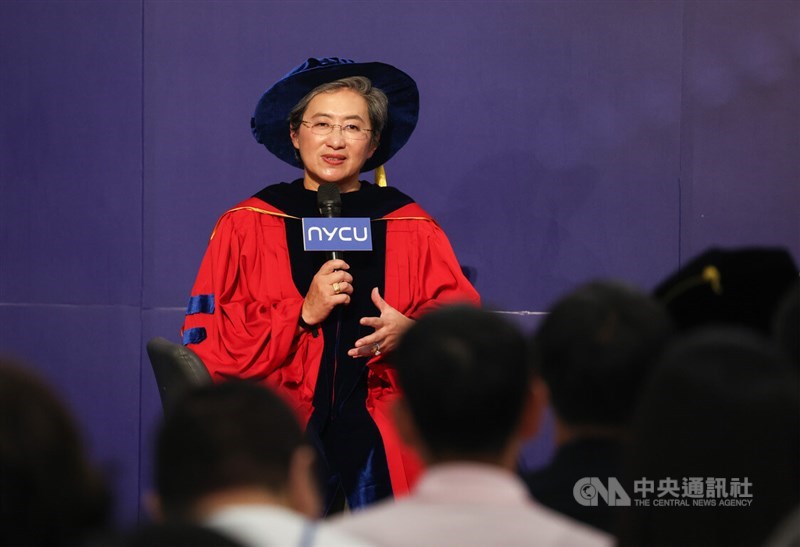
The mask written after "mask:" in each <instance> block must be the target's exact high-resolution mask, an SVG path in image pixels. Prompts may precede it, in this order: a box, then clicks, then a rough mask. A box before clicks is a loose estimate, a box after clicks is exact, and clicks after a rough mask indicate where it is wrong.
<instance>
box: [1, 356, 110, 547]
mask: <svg viewBox="0 0 800 547" xmlns="http://www.w3.org/2000/svg"><path fill="white" fill-rule="evenodd" d="M110 501H111V497H110V494H109V491H108V490H107V488H106V484H105V481H104V480H103V479H102V478H101V476H100V475H99V474H98V472H97V471H96V470H95V469H94V468H93V467H92V466H91V465H90V463H89V461H88V458H87V455H86V452H85V448H84V445H83V439H82V438H81V434H80V432H79V430H78V427H77V425H76V423H75V421H74V419H73V417H72V416H71V414H70V412H69V411H68V410H67V408H66V406H65V405H64V404H63V403H62V401H61V400H60V399H59V397H58V396H57V395H56V394H55V393H54V391H53V390H52V389H51V388H50V386H49V385H48V384H47V383H46V382H45V381H44V380H42V379H41V378H39V377H38V376H36V375H35V374H34V373H33V372H31V371H30V370H29V369H27V368H25V367H23V366H22V365H21V364H17V363H13V362H11V361H9V360H5V359H0V545H3V546H15V547H18V546H26V545H35V546H59V545H82V544H85V543H87V542H89V541H93V540H95V538H97V537H99V535H101V534H104V533H105V532H106V526H107V525H108V523H109V518H110Z"/></svg>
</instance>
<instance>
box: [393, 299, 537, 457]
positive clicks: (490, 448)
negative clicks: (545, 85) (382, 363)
mask: <svg viewBox="0 0 800 547" xmlns="http://www.w3.org/2000/svg"><path fill="white" fill-rule="evenodd" d="M392 362H393V364H394V365H395V367H396V369H397V374H398V377H399V381H400V384H401V386H402V388H403V390H404V393H405V399H404V401H403V402H402V403H400V404H399V408H398V413H399V414H400V417H401V418H402V417H405V418H408V420H406V421H407V422H412V423H413V429H414V430H415V432H414V437H415V438H416V442H417V444H421V445H422V450H421V452H422V455H423V457H425V458H426V459H428V460H429V461H431V462H441V461H447V460H457V459H475V460H481V459H486V460H488V461H494V460H496V459H497V458H498V456H500V455H502V454H504V453H505V452H506V451H507V450H508V447H509V443H511V441H512V440H513V439H514V438H515V437H516V436H518V434H519V433H518V430H519V428H520V426H521V425H522V424H523V422H525V421H526V420H530V419H531V418H530V417H528V416H525V409H526V405H527V404H529V402H530V400H531V376H532V374H531V369H530V365H529V362H528V359H527V358H526V344H525V340H524V337H523V335H522V334H521V332H520V331H519V330H518V329H517V328H516V327H515V326H514V325H512V324H511V323H508V322H507V321H506V320H504V319H503V318H502V317H500V316H498V315H497V314H494V313H491V312H488V311H483V310H479V309H476V308H473V307H469V306H453V307H449V308H443V309H440V310H438V311H436V312H433V313H430V314H428V315H426V316H424V317H422V318H421V319H420V320H419V321H417V322H416V324H415V325H414V326H413V327H411V329H409V331H408V332H407V333H406V334H405V336H404V337H403V339H402V340H401V342H400V345H399V347H398V348H397V350H396V351H395V353H394V354H393V355H392ZM400 421H403V420H400ZM400 425H401V432H402V431H403V430H406V433H408V427H402V424H400ZM407 425H408V424H406V426H407Z"/></svg>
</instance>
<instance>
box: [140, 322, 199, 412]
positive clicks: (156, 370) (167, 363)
mask: <svg viewBox="0 0 800 547" xmlns="http://www.w3.org/2000/svg"><path fill="white" fill-rule="evenodd" d="M147 356H148V357H149V358H150V365H151V366H152V367H153V374H154V375H155V377H156V383H157V384H158V394H159V395H160V396H161V406H162V407H163V409H164V413H165V414H166V413H168V412H169V411H170V410H171V409H172V407H173V406H174V405H175V403H176V402H177V401H178V400H179V399H180V398H181V397H182V396H183V394H184V393H185V392H186V391H187V390H188V389H190V388H192V387H195V386H202V385H206V384H211V383H213V380H212V379H211V374H209V372H208V369H207V368H206V366H205V365H204V364H203V361H201V360H200V358H199V357H198V356H197V354H196V353H195V352H193V351H192V350H191V349H189V348H188V347H186V346H184V345H182V344H176V343H174V342H170V341H169V340H167V339H166V338H162V337H160V336H157V337H155V338H153V339H151V340H150V341H149V342H147Z"/></svg>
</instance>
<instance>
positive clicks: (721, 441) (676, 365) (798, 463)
mask: <svg viewBox="0 0 800 547" xmlns="http://www.w3.org/2000/svg"><path fill="white" fill-rule="evenodd" d="M799 388H800V386H798V375H797V373H796V371H795V370H794V369H793V367H792V366H791V365H790V364H789V363H788V361H787V360H786V359H785V357H784V355H783V354H782V353H781V352H779V351H778V350H777V349H776V348H774V347H773V346H772V345H771V344H769V343H768V342H767V340H766V339H762V338H760V337H759V336H757V335H756V334H755V333H753V332H751V331H748V330H744V329H733V328H725V329H722V328H718V329H714V330H700V331H697V332H696V333H693V334H691V335H689V336H688V337H686V338H685V339H682V340H679V341H677V342H676V343H675V344H674V345H673V346H671V347H670V348H669V349H668V350H667V351H666V352H665V354H664V356H663V358H662V360H661V361H660V362H659V363H658V365H657V366H656V369H655V370H654V372H653V375H652V378H651V380H650V381H649V382H648V385H647V387H646V389H645V391H644V393H643V394H642V399H641V405H640V407H639V408H638V410H637V418H636V422H635V427H634V440H633V446H632V452H631V456H630V462H629V469H628V476H629V477H630V478H631V479H632V480H633V481H634V484H636V481H639V482H638V490H639V491H638V492H637V491H634V492H633V493H632V497H633V498H634V499H639V500H641V499H647V500H649V501H648V502H647V503H648V506H643V505H641V504H636V503H634V505H633V506H632V507H630V508H629V511H627V512H626V517H627V518H626V519H625V526H624V527H623V529H622V534H621V544H622V545H665V546H666V545H686V546H689V545H698V546H699V545H702V546H715V545H719V546H733V545H761V544H763V543H764V542H765V541H766V540H767V539H768V537H769V536H770V535H771V534H773V533H774V532H775V530H776V528H777V527H778V526H779V525H780V524H781V522H782V521H784V520H785V519H786V518H787V517H788V516H789V514H790V512H791V511H792V510H793V509H795V508H796V507H798V506H799V504H800V435H799V434H798V432H800V389H799Z"/></svg>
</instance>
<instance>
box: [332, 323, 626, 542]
mask: <svg viewBox="0 0 800 547" xmlns="http://www.w3.org/2000/svg"><path fill="white" fill-rule="evenodd" d="M392 364H393V365H394V366H395V367H396V370H397V374H398V378H399V382H400V385H401V387H402V389H403V391H404V394H405V397H404V398H403V399H402V400H399V401H397V402H396V403H395V407H394V418H395V422H396V424H397V428H398V431H399V432H400V433H401V435H402V436H403V438H404V439H405V440H406V441H407V442H409V443H410V444H411V445H412V446H414V447H416V448H417V449H418V450H419V454H421V455H422V457H423V458H424V460H425V462H426V464H427V465H428V468H427V469H426V471H425V473H424V474H423V476H422V478H421V479H420V481H419V483H418V484H417V485H416V487H415V489H414V490H413V491H412V493H411V494H409V495H408V496H406V497H403V498H400V499H398V500H396V501H394V502H381V503H379V504H376V505H375V506H372V507H369V508H365V509H363V510H361V511H359V512H356V513H353V514H351V515H346V516H343V517H339V518H337V519H334V520H333V521H332V523H333V525H334V526H336V527H337V529H340V530H343V531H346V532H348V533H352V534H354V535H357V536H360V537H363V538H366V539H368V540H370V541H373V542H374V543H376V544H378V545H387V546H388V545H396V546H407V545H414V546H425V545H431V546H434V545H436V546H440V545H459V546H462V547H463V546H470V545H475V546H486V545H503V546H514V545H582V546H592V545H609V544H610V543H611V538H610V537H609V536H607V535H606V534H604V533H602V532H600V531H597V530H594V529H592V528H590V527H588V526H585V525H583V524H581V523H578V522H577V521H573V520H571V519H568V518H566V517H564V516H562V515H559V514H558V513H555V512H553V511H551V510H550V509H547V508H546V507H543V506H542V505H540V504H539V503H537V502H535V501H534V500H531V499H530V497H529V496H528V493H527V490H526V488H525V485H524V484H523V483H522V481H521V480H520V479H519V478H518V477H517V476H516V475H515V474H514V468H515V464H516V461H517V457H518V455H519V450H520V447H521V445H522V442H523V441H524V440H525V439H527V438H528V437H530V435H531V434H532V433H533V432H534V431H535V430H536V428H537V427H538V424H539V420H540V418H541V413H542V410H543V407H544V400H543V398H542V397H541V396H540V395H541V394H539V393H536V390H535V386H534V383H533V377H532V373H531V370H530V364H529V360H528V358H527V352H526V344H525V340H524V337H523V336H522V334H521V333H520V332H519V331H518V330H517V329H516V327H514V326H513V325H511V324H509V323H507V322H506V321H505V320H504V319H502V317H500V316H499V315H496V314H493V313H491V312H488V311H482V310H478V309H475V308H471V307H451V308H444V309H440V310H438V311H435V312H432V313H430V314H428V315H426V316H424V317H422V318H421V319H420V320H419V321H417V322H416V323H415V324H414V325H413V326H412V327H411V328H410V329H409V330H408V331H407V333H406V334H405V335H404V337H403V338H402V340H401V341H400V345H399V346H398V348H397V350H396V351H395V353H394V354H393V355H392Z"/></svg>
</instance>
